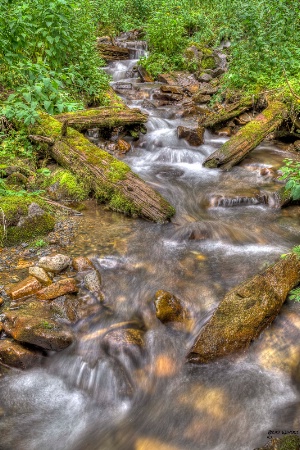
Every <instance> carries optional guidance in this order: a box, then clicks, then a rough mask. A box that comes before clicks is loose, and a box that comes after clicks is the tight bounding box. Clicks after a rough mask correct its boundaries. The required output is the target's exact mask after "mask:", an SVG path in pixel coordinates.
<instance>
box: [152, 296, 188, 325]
mask: <svg viewBox="0 0 300 450" xmlns="http://www.w3.org/2000/svg"><path fill="white" fill-rule="evenodd" d="M154 304H155V309H156V317H157V318H158V319H159V320H160V321H161V322H162V323H168V322H184V321H185V320H186V319H188V313H187V311H186V310H185V309H184V307H183V305H182V304H181V302H180V300H179V299H178V298H177V297H175V295H173V294H171V293H170V292H167V291H164V290H160V291H157V292H156V294H155V300H154Z"/></svg>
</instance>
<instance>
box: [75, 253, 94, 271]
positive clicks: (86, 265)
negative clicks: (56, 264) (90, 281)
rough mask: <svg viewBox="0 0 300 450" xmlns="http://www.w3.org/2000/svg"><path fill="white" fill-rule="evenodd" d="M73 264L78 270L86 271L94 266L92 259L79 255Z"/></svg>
mask: <svg viewBox="0 0 300 450" xmlns="http://www.w3.org/2000/svg"><path fill="white" fill-rule="evenodd" d="M72 266H73V268H74V269H75V270H76V271H77V272H84V271H85V270H91V269H93V268H94V266H93V263H92V261H91V260H90V259H89V258H85V257H84V256H78V257H77V258H74V259H73V261H72Z"/></svg>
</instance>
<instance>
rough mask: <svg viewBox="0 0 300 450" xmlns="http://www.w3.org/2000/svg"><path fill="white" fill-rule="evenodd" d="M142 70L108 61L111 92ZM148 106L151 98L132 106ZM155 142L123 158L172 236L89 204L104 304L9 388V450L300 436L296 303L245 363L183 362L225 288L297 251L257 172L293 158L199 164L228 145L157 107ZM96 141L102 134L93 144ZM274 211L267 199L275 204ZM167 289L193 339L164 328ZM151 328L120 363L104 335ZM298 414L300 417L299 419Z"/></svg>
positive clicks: (159, 449)
mask: <svg viewBox="0 0 300 450" xmlns="http://www.w3.org/2000/svg"><path fill="white" fill-rule="evenodd" d="M135 65H136V61H135V60H133V61H132V60H130V61H122V62H117V63H112V65H111V66H110V67H109V68H108V69H107V70H108V72H110V73H112V74H113V85H114V84H115V83H117V82H120V80H122V82H126V83H127V82H129V83H131V84H132V85H133V86H134V87H135V89H139V90H140V91H142V92H144V93H145V97H144V98H146V97H147V96H148V98H149V99H151V95H152V91H153V89H155V88H157V84H150V83H145V84H142V83H139V82H138V79H137V78H130V77H131V75H132V74H134V67H135ZM128 103H129V106H134V107H136V106H140V107H143V100H142V99H140V100H128ZM147 112H148V114H149V121H148V124H147V129H148V133H147V134H146V135H145V136H142V137H141V138H140V139H139V140H138V141H137V142H132V147H133V148H132V150H131V152H129V154H127V155H126V157H124V160H125V161H126V162H127V163H128V164H129V165H130V166H131V167H132V169H133V170H134V171H135V172H137V173H138V174H139V175H140V176H141V177H142V178H143V179H145V180H147V182H149V183H150V184H151V185H152V186H153V187H154V188H155V189H157V190H159V191H160V192H161V193H162V195H164V196H165V198H167V199H168V200H169V201H170V203H171V204H173V205H174V206H175V207H176V211H177V213H176V216H175V217H174V219H173V221H172V223H170V224H168V225H158V224H153V223H147V222H144V221H142V220H138V219H136V220H133V219H130V218H126V217H123V216H121V215H119V214H117V213H113V212H109V211H106V210H105V209H104V208H103V207H101V206H96V205H95V204H94V203H93V202H90V207H89V208H88V210H87V212H86V215H85V221H84V223H83V224H82V225H81V229H80V233H79V235H78V237H77V239H76V241H75V242H74V244H73V246H72V247H71V249H70V253H71V254H72V255H74V256H75V255H79V254H80V255H82V254H85V255H87V256H90V257H93V261H94V263H95V264H96V265H97V267H98V268H99V270H100V271H101V273H102V278H103V281H104V293H105V305H108V307H99V311H96V312H94V313H93V315H91V316H90V317H89V318H87V319H84V320H82V321H80V322H79V323H78V324H77V325H76V333H77V336H78V339H77V342H76V345H73V346H72V347H70V348H69V349H68V350H66V351H64V352H62V353H58V354H55V355H50V356H49V357H48V358H47V360H46V361H47V362H46V364H45V365H44V366H43V367H42V368H40V369H35V370H30V371H27V372H26V373H22V374H20V373H16V374H14V373H12V374H10V375H9V376H8V377H6V378H4V379H3V380H0V417H1V422H0V436H1V438H0V449H1V450H23V449H24V450H25V449H26V450H40V449H43V450H100V449H101V450H127V449H128V450H131V449H132V450H196V449H197V450H199V449H201V450H229V449H230V450H235V449H236V450H249V449H254V448H255V447H257V446H259V445H261V444H264V443H265V442H266V441H267V437H268V430H286V429H289V430H290V429H291V430H299V428H300V421H299V416H300V414H299V400H300V395H299V385H297V384H294V382H293V373H294V370H295V368H296V367H297V365H298V364H299V361H300V355H299V351H298V349H297V345H296V343H297V341H298V340H299V337H300V319H299V305H297V304H293V303H292V302H287V303H286V304H285V305H284V307H283V309H282V312H281V314H280V315H279V317H278V318H277V319H276V321H275V322H274V324H273V325H272V327H270V328H269V329H268V330H266V331H265V332H264V333H263V335H262V336H261V337H260V339H258V340H257V341H256V342H255V343H254V344H253V345H252V346H251V348H250V349H249V350H248V351H247V352H246V353H245V354H244V355H242V356H241V355H240V356H239V357H233V358H225V359H223V360H222V361H219V362H216V363H211V364H207V365H204V366H193V365H187V364H186V363H185V356H186V354H187V352H188V350H189V349H190V348H191V345H192V343H193V341H194V338H195V336H196V335H197V333H198V332H199V329H200V328H201V326H202V325H203V324H204V323H205V321H206V320H207V319H208V318H209V317H210V315H211V314H212V312H213V310H214V309H215V307H216V306H217V304H218V302H219V300H220V299H221V298H222V296H223V295H224V293H225V292H226V291H228V289H229V288H231V287H232V286H234V285H236V284H237V283H239V282H241V281H243V280H244V279H246V278H247V277H249V276H252V275H253V274H255V273H257V272H258V271H260V270H263V269H264V268H265V267H266V266H267V265H268V264H269V263H271V262H273V261H274V260H275V259H276V258H278V256H279V255H280V254H281V253H284V252H286V251H287V250H288V249H289V248H291V247H292V246H293V245H295V244H297V243H298V233H299V219H298V217H299V215H298V214H299V208H298V207H293V208H289V209H286V210H282V211H280V210H276V209H273V208H270V206H267V205H266V203H268V202H267V201H266V200H263V199H267V198H272V195H273V191H274V182H273V180H272V178H271V177H270V178H266V177H263V176H262V175H261V169H262V168H265V167H275V168H278V167H280V165H281V163H282V159H283V158H284V157H285V155H284V153H283V152H282V151H281V150H280V149H278V148H276V147H274V146H270V145H269V146H268V147H267V148H266V146H265V145H261V146H259V147H258V148H257V149H256V150H255V151H253V152H252V153H251V155H250V156H249V157H248V158H246V159H245V160H244V161H243V163H242V164H240V166H239V167H235V168H234V169H233V170H232V171H231V172H230V173H223V172H220V171H218V170H209V169H205V168H203V167H202V162H203V161H204V159H205V158H206V157H207V156H208V155H209V154H210V153H211V152H212V151H214V149H215V148H217V147H218V146H219V145H220V144H221V142H223V141H224V138H219V137H217V136H214V135H212V134H210V133H209V132H207V131H206V133H205V144H204V145H202V146H199V147H196V148H195V147H191V146H189V145H188V144H187V143H186V142H185V141H183V140H179V139H178V138H177V134H176V128H177V126H178V125H182V124H183V123H184V125H186V126H192V125H193V124H194V123H193V121H192V120H189V119H178V118H176V113H177V112H176V108H172V107H168V108H166V107H161V108H156V109H147ZM92 137H93V139H94V140H96V139H97V133H94V135H93V136H92ZM270 203H271V201H269V205H270ZM158 289H165V290H168V291H170V292H172V293H174V294H175V295H177V296H178V297H179V298H181V299H182V300H183V301H184V302H185V304H186V306H187V308H188V309H189V310H190V313H191V315H192V317H193V318H194V320H195V327H194V331H193V334H192V335H190V334H188V333H183V332H182V331H180V330H176V329H175V330H174V329H170V328H168V327H166V326H164V325H162V324H161V323H160V322H159V321H158V320H157V319H156V317H155V311H154V307H153V296H154V293H155V292H156V291H157V290H158ZM126 327H130V328H136V329H138V330H141V329H142V330H143V333H144V332H145V335H144V339H145V342H144V345H143V346H141V347H138V348H135V347H134V348H132V347H128V348H125V349H124V351H123V352H120V351H114V350H113V349H110V347H108V346H107V334H108V332H109V331H112V330H119V329H120V328H121V329H123V328H125V329H126ZM297 412H298V414H297Z"/></svg>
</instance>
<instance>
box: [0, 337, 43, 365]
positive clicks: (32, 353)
mask: <svg viewBox="0 0 300 450" xmlns="http://www.w3.org/2000/svg"><path fill="white" fill-rule="evenodd" d="M41 359H42V354H41V353H40V352H38V351H37V350H34V349H29V348H26V347H24V346H23V345H22V344H20V343H18V342H15V341H12V340H11V339H2V340H0V362H1V363H3V364H6V365H7V366H11V367H16V368H18V369H29V368H30V367H34V366H37V365H39V364H40V362H41Z"/></svg>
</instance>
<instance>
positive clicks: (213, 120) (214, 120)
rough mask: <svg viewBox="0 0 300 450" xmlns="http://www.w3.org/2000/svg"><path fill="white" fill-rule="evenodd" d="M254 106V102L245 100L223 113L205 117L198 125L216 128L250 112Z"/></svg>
mask: <svg viewBox="0 0 300 450" xmlns="http://www.w3.org/2000/svg"><path fill="white" fill-rule="evenodd" d="M252 106H253V104H252V100H248V101H246V100H245V101H244V102H242V103H241V102H236V103H232V104H231V105H229V106H227V107H226V108H224V109H222V110H221V111H218V112H216V113H210V114H208V115H204V117H202V118H200V119H199V121H198V123H199V125H200V126H202V127H204V128H215V127H216V126H217V125H220V124H222V123H224V122H228V121H229V120H230V119H233V118H234V117H238V116H239V115H240V114H242V113H244V112H246V111H248V110H249V109H250V108H251V107H252Z"/></svg>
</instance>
